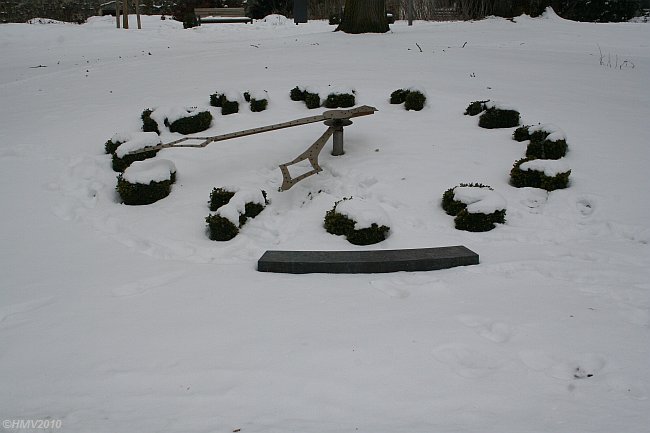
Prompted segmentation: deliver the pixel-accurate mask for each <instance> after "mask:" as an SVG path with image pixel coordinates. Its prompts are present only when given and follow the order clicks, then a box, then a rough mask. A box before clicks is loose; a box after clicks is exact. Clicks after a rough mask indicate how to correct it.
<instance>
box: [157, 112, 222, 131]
mask: <svg viewBox="0 0 650 433" xmlns="http://www.w3.org/2000/svg"><path fill="white" fill-rule="evenodd" d="M164 122H165V126H167V127H168V128H169V131H170V132H178V133H180V134H183V135H187V134H195V133H197V132H201V131H205V130H206V129H208V128H209V127H210V124H211V123H212V114H211V113H210V112H209V111H207V110H206V111H199V110H198V109H197V108H196V107H182V108H174V109H172V110H170V111H168V112H167V113H165V120H164Z"/></svg>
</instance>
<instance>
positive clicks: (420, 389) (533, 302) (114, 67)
mask: <svg viewBox="0 0 650 433" xmlns="http://www.w3.org/2000/svg"><path fill="white" fill-rule="evenodd" d="M143 18H144V19H143V29H142V30H136V29H130V30H128V31H127V30H118V29H115V28H114V21H113V18H111V17H105V18H94V19H91V20H90V21H89V22H88V23H87V24H84V25H81V26H78V25H71V24H60V23H51V24H3V25H1V26H0V55H1V58H2V59H3V61H2V62H0V101H1V102H0V179H1V182H0V197H1V199H2V220H1V221H2V225H1V228H0V240H1V245H2V249H1V252H0V266H1V268H0V275H1V277H0V300H1V301H0V373H1V375H0V377H1V378H2V386H1V387H0V418H2V419H10V420H12V419H52V420H62V424H63V427H62V429H61V430H60V431H65V432H70V433H77V432H79V433H81V432H84V433H85V432H93V433H103V432H106V433H109V432H110V433H115V432H169V433H174V432H179V433H180V432H183V433H186V432H193V433H198V432H206V433H207V432H211V433H212V432H226V433H227V432H232V431H238V430H239V429H241V432H243V433H249V432H250V433H253V432H264V433H271V432H307V433H309V432H313V433H325V432H357V431H358V432H368V433H380V432H383V433H394V432H397V431H399V432H421V433H425V432H426V433H431V432H445V433H450V432H468V433H469V432H471V433H474V432H482V433H521V432H554V433H560V432H566V433H575V432H602V433H611V432H627V433H642V432H648V431H650V427H648V426H650V399H649V397H650V369H649V368H648V362H649V361H650V296H649V294H650V254H649V253H650V250H649V248H650V247H649V245H648V243H649V242H650V222H649V221H650V200H649V199H650V196H649V193H648V166H649V164H650V147H649V146H648V144H649V143H650V128H649V127H648V119H650V25H648V24H644V23H622V24H589V23H575V22H569V21H565V20H562V19H560V18H558V17H557V16H555V15H554V14H552V13H549V14H547V15H546V16H545V17H542V18H537V19H531V18H528V17H520V18H517V19H515V20H514V22H512V21H508V20H504V19H487V20H484V21H480V22H445V23H426V22H416V23H414V25H413V26H412V27H408V26H407V25H406V23H404V22H398V23H396V24H394V25H393V26H392V29H391V32H390V33H387V34H381V35H347V34H343V33H333V32H332V27H330V26H328V25H327V23H326V22H310V23H308V24H301V25H299V26H296V25H294V24H293V23H292V22H290V21H286V20H282V19H279V18H277V17H275V18H274V19H270V20H268V21H267V22H260V21H257V22H255V23H254V24H252V25H247V24H214V25H204V26H202V27H200V28H196V29H191V30H183V29H182V26H181V25H180V24H179V23H176V22H173V21H170V20H164V21H162V20H160V19H159V18H158V17H143ZM134 23H135V17H132V27H135V26H134V25H133V24H134ZM297 85H299V86H313V87H318V88H320V89H323V88H327V86H332V88H352V89H355V91H356V94H357V103H358V104H367V105H371V106H374V107H376V108H377V109H378V111H377V113H375V114H374V115H372V116H366V117H361V118H357V119H354V125H353V126H350V127H348V128H346V132H345V134H346V137H345V149H346V154H345V155H344V156H340V157H333V156H331V155H330V154H329V152H328V151H327V150H325V151H323V153H322V155H321V160H320V162H321V165H322V167H323V168H324V170H323V172H321V173H320V174H318V175H316V176H312V177H310V178H308V179H306V180H304V181H302V182H300V183H299V184H297V185H296V186H294V187H293V188H292V189H290V190H289V191H286V192H278V187H279V186H280V184H281V180H282V178H281V174H280V170H279V169H278V165H279V164H281V163H284V162H287V161H290V160H292V159H293V158H294V157H296V156H297V155H299V154H300V153H301V152H303V151H304V150H305V149H306V148H307V147H308V146H309V145H310V144H312V143H313V142H314V140H316V139H317V138H318V137H319V136H320V134H321V133H322V132H324V130H325V126H324V125H322V124H312V125H308V126H301V127H296V128H290V129H285V130H282V131H277V132H271V133H266V134H262V135H254V136H249V137H246V138H240V139H236V140H232V141H226V142H219V143H213V144H211V145H209V146H208V147H206V148H204V149H167V150H163V151H161V153H160V156H159V157H161V158H164V159H168V160H170V161H172V162H173V163H174V165H175V166H176V169H177V182H176V184H174V186H173V188H172V192H171V194H170V196H169V197H167V198H165V199H164V200H161V201H159V202H157V203H155V204H153V205H149V206H140V207H130V206H125V205H121V204H119V203H118V199H117V197H116V192H115V184H116V173H114V172H113V171H112V170H111V162H110V157H109V156H108V155H105V154H104V143H105V142H106V141H107V140H108V139H110V138H111V137H112V136H113V135H114V134H116V133H128V132H137V131H138V130H139V129H140V126H141V122H140V113H141V112H142V111H143V110H144V109H145V108H156V107H163V106H165V107H167V106H170V105H175V106H178V107H188V106H192V107H201V108H205V107H208V106H209V105H208V103H209V95H210V94H212V93H214V92H215V91H220V92H243V91H246V90H253V89H254V90H256V91H261V90H266V91H268V95H269V108H268V110H266V111H264V112H262V113H251V112H250V111H248V109H247V108H246V106H245V105H243V106H242V109H241V110H240V112H239V113H237V114H233V115H229V116H222V115H221V114H220V113H219V111H217V110H216V109H214V108H209V109H210V110H212V113H213V115H214V117H215V118H214V121H213V126H212V127H211V129H210V130H208V131H207V132H205V133H203V134H202V135H216V134H220V133H225V132H231V131H236V130H240V129H245V128H251V127H255V126H263V125H267V124H272V123H276V122H282V121H287V120H292V119H295V118H300V117H305V116H309V115H313V114H317V113H320V110H314V111H310V110H307V109H306V108H305V106H304V104H302V103H298V102H292V101H291V100H290V99H289V90H290V89H291V88H293V87H295V86H297ZM400 87H414V88H419V89H423V90H425V91H426V94H427V96H428V100H427V105H426V107H425V109H424V110H422V111H420V112H413V111H409V112H407V111H405V110H404V109H403V108H402V106H396V105H390V104H389V103H388V98H389V95H390V93H391V92H392V91H393V90H395V89H398V88H400ZM485 99H491V100H493V101H498V102H499V103H502V104H506V105H508V106H512V107H515V108H517V109H518V110H519V111H520V112H521V114H522V120H523V123H525V124H538V123H542V124H544V123H552V124H554V125H557V127H558V128H561V129H562V131H564V132H565V133H566V137H567V142H568V144H569V153H568V154H567V156H566V158H565V161H564V162H566V164H568V166H569V167H570V168H571V170H572V174H571V184H570V187H569V188H568V189H566V190H558V191H554V192H551V193H546V192H545V191H540V190H535V189H516V188H513V187H511V186H510V185H509V184H508V180H509V171H510V168H511V167H512V164H513V163H514V162H515V161H516V160H518V159H520V158H522V157H523V156H524V153H525V146H526V144H525V143H518V142H516V141H514V140H512V139H511V138H510V136H511V134H512V131H513V130H512V129H508V130H485V129H481V128H479V127H478V126H477V121H478V119H477V118H476V117H469V116H463V112H464V110H465V108H466V107H467V105H468V104H469V103H470V102H472V101H475V100H485ZM177 137H178V135H177V134H171V133H169V132H166V133H163V136H162V137H161V138H162V140H163V142H167V141H171V140H172V139H175V138H177ZM330 146H331V145H329V144H328V146H327V148H326V149H329V148H330ZM461 182H481V183H483V184H487V185H490V186H492V188H494V190H495V191H496V192H498V193H499V194H500V195H501V196H502V197H503V198H504V199H505V200H506V202H507V214H506V219H507V222H506V224H504V225H500V226H498V227H497V228H496V229H495V230H492V231H490V232H487V233H468V232H462V231H458V230H455V229H454V227H453V218H451V217H450V216H448V215H446V214H445V213H444V212H443V211H442V209H441V208H440V199H441V197H442V194H443V192H444V191H445V190H447V189H448V188H451V187H453V186H456V185H458V184H459V183H461ZM221 186H234V187H237V188H246V189H258V190H259V189H264V190H266V191H267V192H268V195H269V198H270V200H271V204H270V205H269V206H268V207H267V208H266V209H265V210H264V211H263V212H262V213H261V214H260V215H259V216H258V217H257V218H255V219H254V220H251V221H249V222H248V223H247V224H246V225H245V226H244V227H243V229H242V231H241V233H240V234H239V235H238V236H237V237H236V238H235V239H233V240H232V241H229V242H212V241H210V240H209V239H208V238H207V235H206V231H205V217H206V216H207V215H208V214H209V210H208V207H207V201H208V199H209V194H210V191H211V190H212V188H214V187H221ZM350 196H354V197H359V198H362V199H364V200H366V201H367V202H368V203H371V204H372V205H373V206H378V207H379V208H381V209H382V210H383V212H384V213H385V214H386V215H387V219H388V220H389V222H390V226H391V230H390V236H389V238H388V239H387V240H386V241H384V242H382V243H380V244H377V245H374V246H371V247H366V248H384V249H393V248H415V247H434V246H447V245H465V246H467V247H468V248H470V249H472V250H473V251H475V252H477V253H478V254H479V255H480V260H481V264H480V265H477V266H469V267H461V268H454V269H449V270H443V271H435V272H420V273H395V274H381V275H319V274H312V275H283V274H267V273H259V272H257V271H256V270H255V267H256V261H257V259H258V258H259V257H260V256H261V255H262V253H263V252H264V251H266V250H267V249H355V248H361V247H355V246H353V245H350V244H349V243H347V241H346V240H345V239H344V238H343V237H337V236H332V235H330V234H328V233H327V232H326V231H325V230H324V228H323V227H322V222H323V218H324V215H325V212H326V211H327V210H329V209H331V208H332V207H333V205H334V203H335V202H336V201H338V200H340V199H342V198H343V197H350Z"/></svg>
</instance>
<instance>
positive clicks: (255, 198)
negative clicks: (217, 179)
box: [205, 187, 269, 241]
mask: <svg viewBox="0 0 650 433" xmlns="http://www.w3.org/2000/svg"><path fill="white" fill-rule="evenodd" d="M268 203H269V202H268V200H267V198H266V192H265V191H263V190H243V189H241V190H240V189H237V188H228V187H225V188H214V189H213V190H212V193H211V194H210V210H212V211H216V213H215V214H212V215H208V216H207V217H206V219H205V222H206V223H207V224H208V231H209V237H210V239H212V240H213V241H229V240H231V239H232V238H234V237H235V236H237V234H238V233H239V229H240V228H241V227H242V226H243V225H244V224H246V221H247V220H248V219H249V218H255V217H256V216H257V215H259V214H260V212H262V211H263V210H264V208H265V207H266V205H267V204H268Z"/></svg>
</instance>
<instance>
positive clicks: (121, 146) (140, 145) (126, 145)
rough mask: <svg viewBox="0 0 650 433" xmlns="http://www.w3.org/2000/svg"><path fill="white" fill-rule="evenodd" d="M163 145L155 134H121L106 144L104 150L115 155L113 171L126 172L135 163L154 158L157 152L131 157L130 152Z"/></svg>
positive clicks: (151, 151) (142, 153)
mask: <svg viewBox="0 0 650 433" xmlns="http://www.w3.org/2000/svg"><path fill="white" fill-rule="evenodd" d="M160 143H161V141H160V138H159V137H158V134H156V133H155V132H119V133H117V134H115V135H113V137H112V138H111V139H110V140H108V141H107V142H106V144H105V145H104V150H105V151H106V153H111V154H112V155H113V161H112V165H113V170H114V171H124V170H125V169H126V168H127V167H128V166H129V165H131V163H133V162H134V161H143V160H145V159H149V158H153V157H154V156H156V154H157V153H158V151H157V150H150V151H147V152H141V153H137V154H135V155H129V152H133V151H136V150H142V149H146V148H147V147H154V146H157V145H159V144H160Z"/></svg>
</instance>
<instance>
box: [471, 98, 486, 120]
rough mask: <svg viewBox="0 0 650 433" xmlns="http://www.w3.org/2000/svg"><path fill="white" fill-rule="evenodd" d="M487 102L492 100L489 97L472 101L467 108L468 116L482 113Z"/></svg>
mask: <svg viewBox="0 0 650 433" xmlns="http://www.w3.org/2000/svg"><path fill="white" fill-rule="evenodd" d="M487 102H490V100H489V99H486V100H485V101H474V102H472V103H470V104H469V105H468V106H467V109H466V110H465V115H466V116H476V115H477V114H481V113H482V112H484V111H485V108H486V107H485V104H486V103H487Z"/></svg>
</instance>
